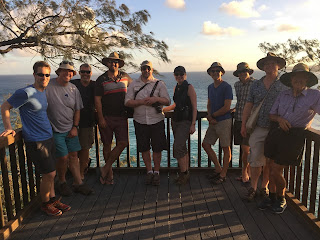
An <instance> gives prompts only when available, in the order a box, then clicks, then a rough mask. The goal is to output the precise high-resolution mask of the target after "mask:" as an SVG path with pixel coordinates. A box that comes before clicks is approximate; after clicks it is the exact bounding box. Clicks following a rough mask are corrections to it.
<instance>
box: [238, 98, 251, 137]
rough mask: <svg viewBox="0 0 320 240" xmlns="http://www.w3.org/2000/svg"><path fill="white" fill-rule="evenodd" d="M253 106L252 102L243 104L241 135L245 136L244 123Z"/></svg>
mask: <svg viewBox="0 0 320 240" xmlns="http://www.w3.org/2000/svg"><path fill="white" fill-rule="evenodd" d="M252 107H253V103H252V102H247V103H246V105H244V109H243V113H242V119H241V120H242V125H241V135H242V136H243V137H246V136H247V128H246V123H247V121H248V118H249V116H250V114H251V110H252Z"/></svg>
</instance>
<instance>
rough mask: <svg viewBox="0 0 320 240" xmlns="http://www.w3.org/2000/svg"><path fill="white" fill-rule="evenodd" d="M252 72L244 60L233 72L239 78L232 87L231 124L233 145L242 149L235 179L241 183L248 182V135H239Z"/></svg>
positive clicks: (251, 81) (251, 80)
mask: <svg viewBox="0 0 320 240" xmlns="http://www.w3.org/2000/svg"><path fill="white" fill-rule="evenodd" d="M252 73H253V69H251V68H250V67H249V65H248V63H246V62H241V63H239V64H238V65H237V70H236V71H234V72H233V75H234V76H235V77H238V78H239V81H237V82H236V83H235V84H234V89H235V90H236V96H237V104H236V107H235V114H234V119H235V121H234V125H233V136H234V145H240V147H241V150H242V156H241V160H242V175H241V176H240V177H238V178H236V180H238V181H241V182H242V183H245V184H246V183H249V169H250V168H249V163H248V155H249V151H250V147H249V135H248V136H246V137H245V138H244V137H242V135H241V120H242V114H243V109H244V105H245V104H246V102H247V98H248V95H249V91H250V87H251V85H252V83H253V81H254V79H253V78H252V77H250V75H251V74H252Z"/></svg>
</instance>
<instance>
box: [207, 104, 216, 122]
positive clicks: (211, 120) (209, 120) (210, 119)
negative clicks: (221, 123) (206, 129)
mask: <svg viewBox="0 0 320 240" xmlns="http://www.w3.org/2000/svg"><path fill="white" fill-rule="evenodd" d="M207 113H208V115H207V120H208V122H209V124H216V123H217V121H216V120H215V119H214V118H213V117H212V114H211V102H210V99H209V98H208V102H207Z"/></svg>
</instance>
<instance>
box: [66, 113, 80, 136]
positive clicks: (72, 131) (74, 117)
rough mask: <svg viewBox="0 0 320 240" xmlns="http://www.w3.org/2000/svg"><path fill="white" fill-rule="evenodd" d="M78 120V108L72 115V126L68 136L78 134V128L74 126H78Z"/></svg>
mask: <svg viewBox="0 0 320 240" xmlns="http://www.w3.org/2000/svg"><path fill="white" fill-rule="evenodd" d="M79 122H80V110H76V111H75V112H74V115H73V126H72V128H71V130H70V132H69V134H68V137H70V138H72V137H76V136H78V129H77V127H76V126H79Z"/></svg>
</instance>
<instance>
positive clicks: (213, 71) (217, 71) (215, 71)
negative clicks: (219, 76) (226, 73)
mask: <svg viewBox="0 0 320 240" xmlns="http://www.w3.org/2000/svg"><path fill="white" fill-rule="evenodd" d="M210 72H212V73H219V72H221V70H211V71H210Z"/></svg>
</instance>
